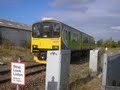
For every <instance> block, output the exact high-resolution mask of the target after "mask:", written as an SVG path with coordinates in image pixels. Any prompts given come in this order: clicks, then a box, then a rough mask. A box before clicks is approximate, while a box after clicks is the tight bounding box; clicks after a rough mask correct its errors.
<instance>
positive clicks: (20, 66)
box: [11, 62, 25, 85]
mask: <svg viewBox="0 0 120 90" xmlns="http://www.w3.org/2000/svg"><path fill="white" fill-rule="evenodd" d="M11 83H13V84H18V85H25V64H24V63H18V62H11Z"/></svg>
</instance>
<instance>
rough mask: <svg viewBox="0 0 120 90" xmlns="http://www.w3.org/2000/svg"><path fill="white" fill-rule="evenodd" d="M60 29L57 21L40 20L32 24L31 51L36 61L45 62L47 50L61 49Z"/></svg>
mask: <svg viewBox="0 0 120 90" xmlns="http://www.w3.org/2000/svg"><path fill="white" fill-rule="evenodd" d="M60 29H61V25H60V23H58V22H51V21H42V22H38V23H35V24H33V26H32V41H31V42H32V43H31V51H32V52H33V53H34V60H35V61H36V62H39V63H41V64H46V57H47V51H48V50H61V43H60V42H61V37H60Z"/></svg>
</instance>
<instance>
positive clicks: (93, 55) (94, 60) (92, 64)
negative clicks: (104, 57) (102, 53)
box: [89, 50, 99, 76]
mask: <svg viewBox="0 0 120 90" xmlns="http://www.w3.org/2000/svg"><path fill="white" fill-rule="evenodd" d="M98 53H99V50H90V60H89V70H90V75H91V76H96V75H97V73H98Z"/></svg>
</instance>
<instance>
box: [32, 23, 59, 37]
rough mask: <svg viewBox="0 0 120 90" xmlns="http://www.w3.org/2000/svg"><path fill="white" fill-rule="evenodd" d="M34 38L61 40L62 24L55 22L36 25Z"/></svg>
mask: <svg viewBox="0 0 120 90" xmlns="http://www.w3.org/2000/svg"><path fill="white" fill-rule="evenodd" d="M32 37H34V38H59V37H60V24H59V23H53V22H42V23H36V24H34V25H33V27H32Z"/></svg>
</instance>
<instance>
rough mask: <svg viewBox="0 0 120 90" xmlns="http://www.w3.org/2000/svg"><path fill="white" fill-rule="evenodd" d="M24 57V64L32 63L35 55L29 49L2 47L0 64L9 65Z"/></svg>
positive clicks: (0, 48) (0, 49)
mask: <svg viewBox="0 0 120 90" xmlns="http://www.w3.org/2000/svg"><path fill="white" fill-rule="evenodd" d="M19 56H21V57H22V61H24V62H32V61H33V55H32V53H31V52H30V49H28V48H17V47H15V46H5V45H1V46H0V62H2V63H4V64H9V63H10V62H12V61H17V60H18V57H19Z"/></svg>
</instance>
